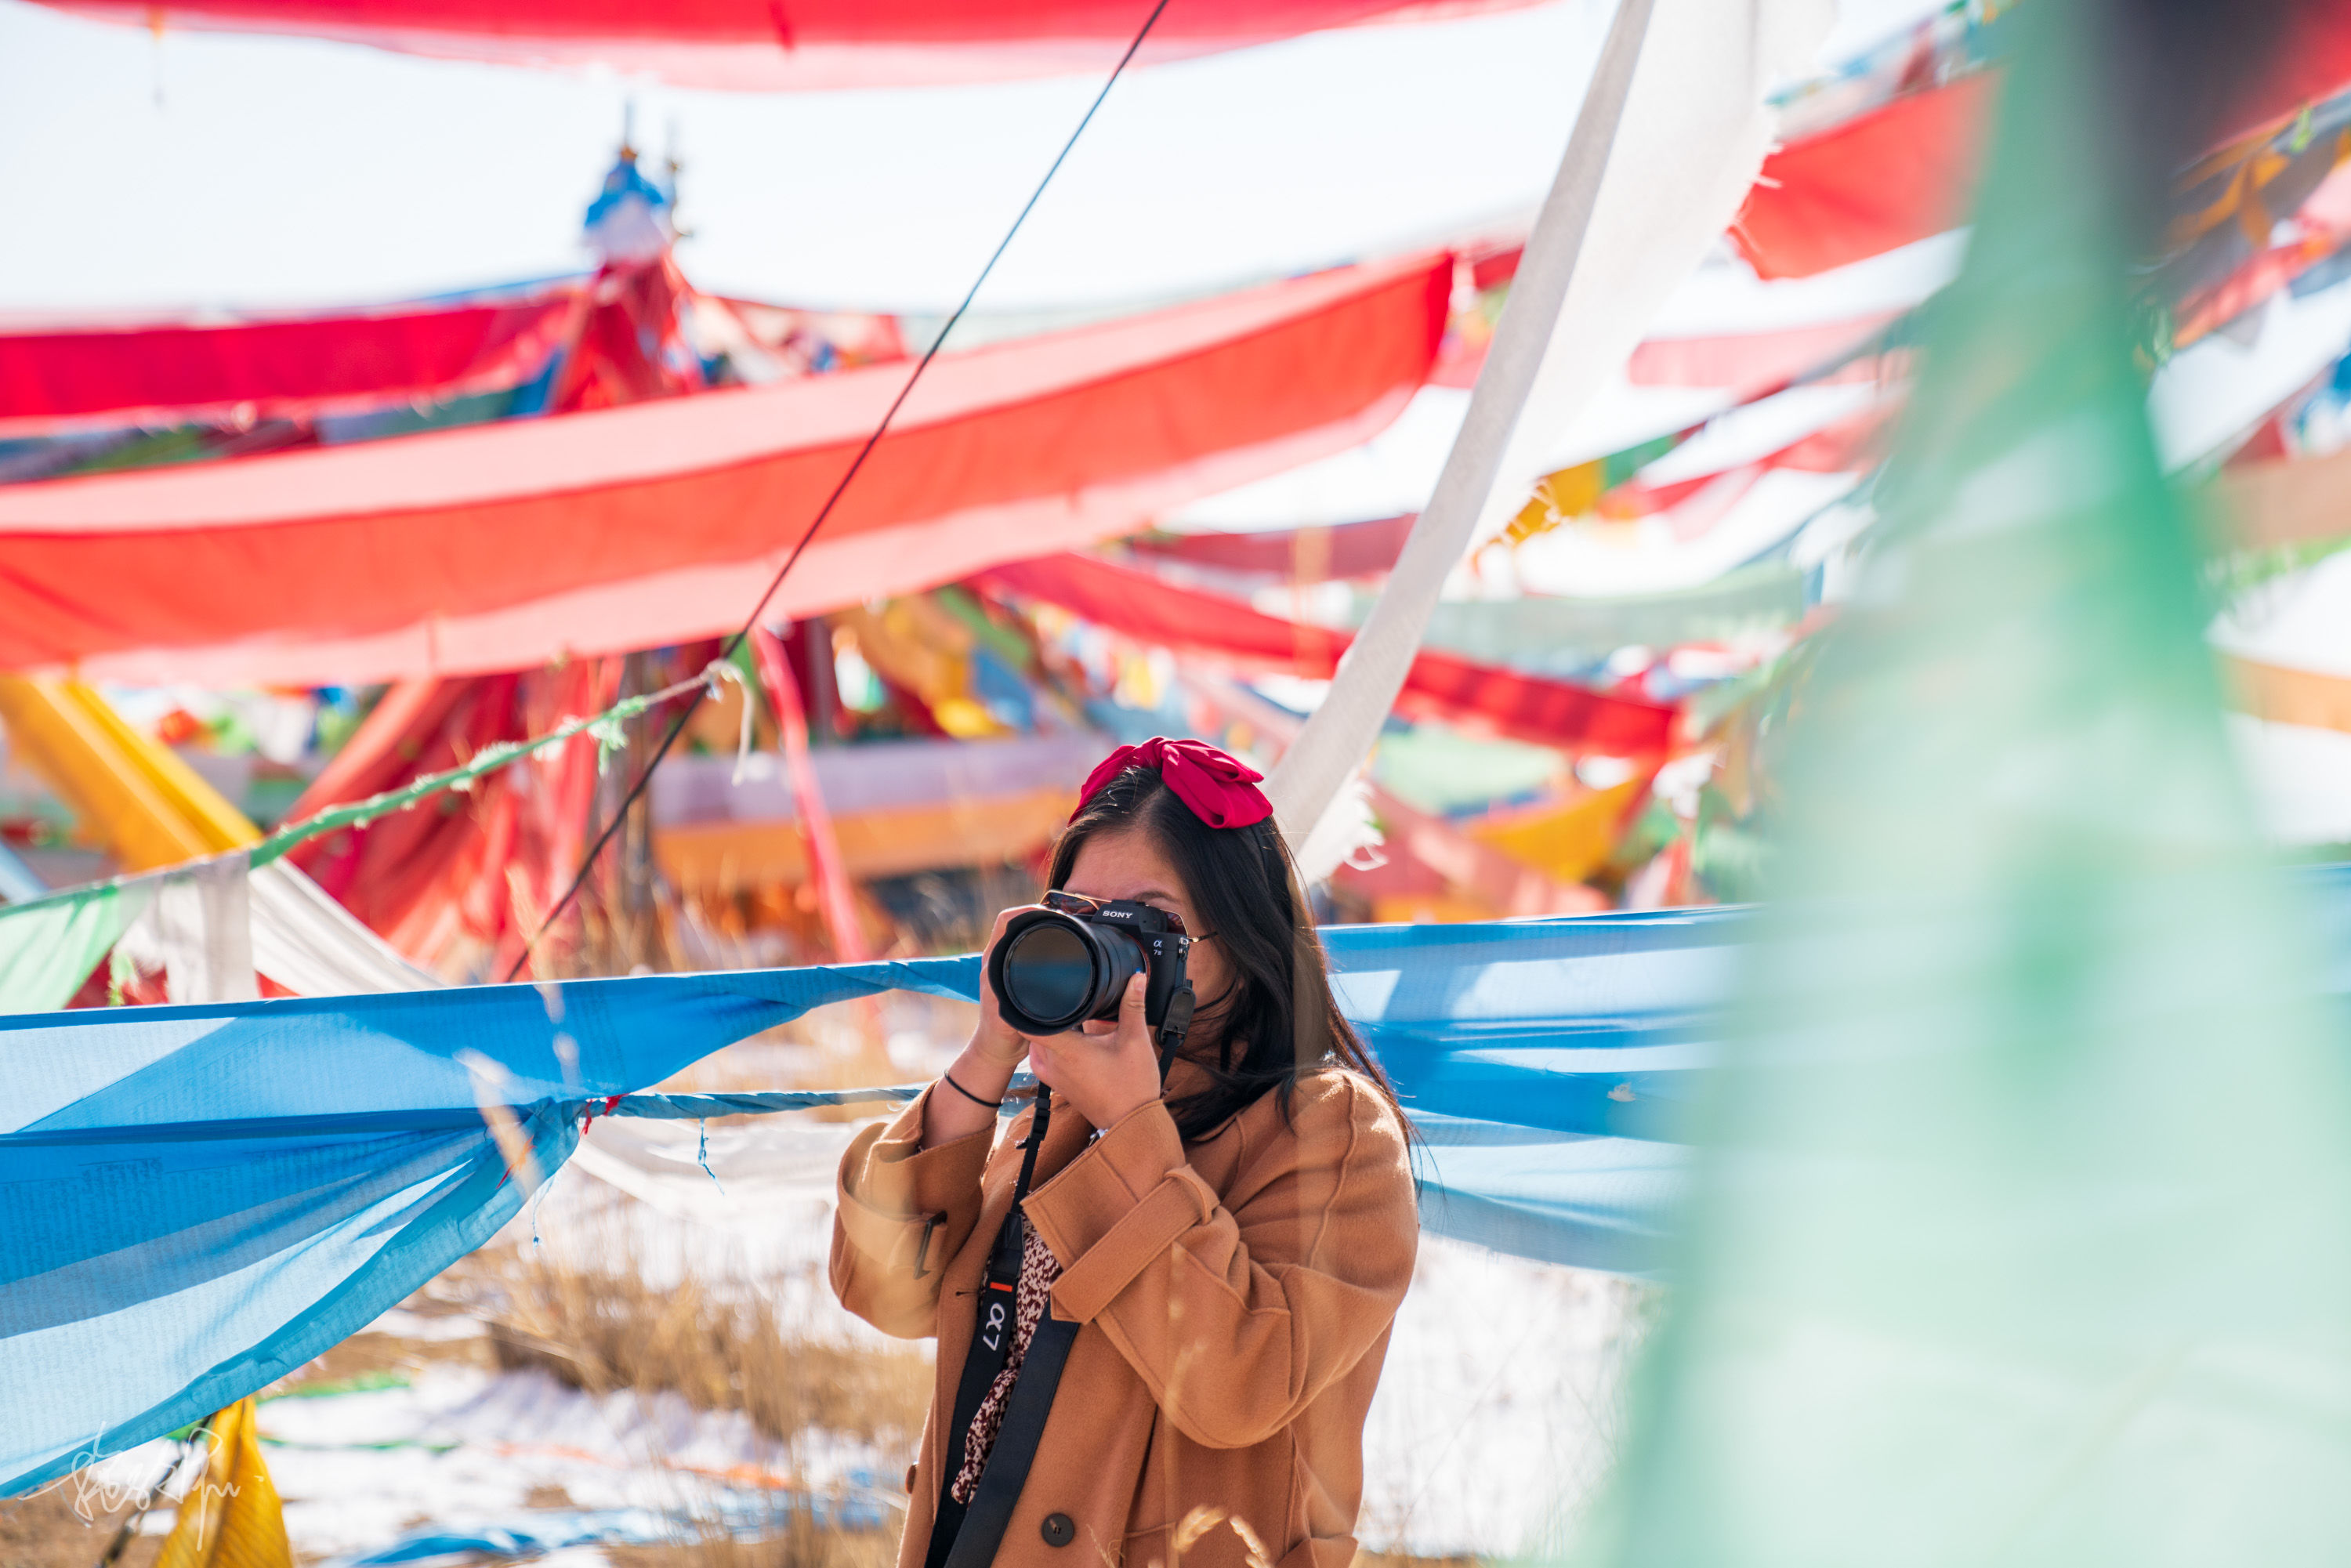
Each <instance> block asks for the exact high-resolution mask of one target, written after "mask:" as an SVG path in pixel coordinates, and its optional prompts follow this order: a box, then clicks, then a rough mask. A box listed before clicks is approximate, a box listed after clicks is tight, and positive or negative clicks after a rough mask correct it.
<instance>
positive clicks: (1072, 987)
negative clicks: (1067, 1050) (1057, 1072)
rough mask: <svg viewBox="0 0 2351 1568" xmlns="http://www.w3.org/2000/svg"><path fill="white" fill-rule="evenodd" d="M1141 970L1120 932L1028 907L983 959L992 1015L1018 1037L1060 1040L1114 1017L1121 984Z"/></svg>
mask: <svg viewBox="0 0 2351 1568" xmlns="http://www.w3.org/2000/svg"><path fill="white" fill-rule="evenodd" d="M1143 967H1144V959H1143V949H1142V946H1141V945H1140V944H1139V943H1137V942H1136V941H1135V939H1134V937H1133V936H1129V935H1128V934H1127V933H1126V932H1124V931H1123V930H1119V929H1117V928H1115V927H1106V926H1103V925H1099V924H1097V923H1095V922H1092V921H1087V920H1081V919H1078V918H1077V917H1076V916H1074V915H1064V914H1062V913H1061V911H1060V910H1057V909H1029V910H1023V911H1022V912H1021V913H1020V914H1019V915H1014V916H1013V917H1012V918H1011V919H1010V920H1009V921H1008V922H1007V923H1006V924H1005V927H1004V936H1003V937H1002V938H1001V939H1000V940H999V941H998V943H997V944H996V946H995V948H994V949H993V950H992V951H991V952H990V953H989V954H988V956H987V985H988V988H989V989H990V990H991V991H993V992H995V993H996V1010H997V1011H998V1013H1000V1014H1002V1015H1003V1018H1004V1021H1005V1022H1006V1023H1008V1024H1010V1025H1011V1026H1012V1027H1013V1028H1014V1029H1016V1030H1019V1031H1020V1032H1021V1033H1022V1034H1027V1035H1042V1034H1064V1033H1067V1032H1068V1031H1069V1030H1073V1029H1075V1028H1077V1027H1078V1026H1079V1025H1080V1024H1081V1023H1083V1022H1085V1021H1086V1020H1087V1019H1114V1018H1116V1017H1117V1016H1118V1004H1119V998H1120V997H1121V996H1122V995H1123V993H1124V991H1125V989H1126V982H1127V981H1128V979H1129V978H1131V977H1133V976H1134V975H1135V974H1137V973H1138V972H1140V971H1141V970H1142V968H1143Z"/></svg>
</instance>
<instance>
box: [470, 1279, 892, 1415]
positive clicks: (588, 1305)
mask: <svg viewBox="0 0 2351 1568" xmlns="http://www.w3.org/2000/svg"><path fill="white" fill-rule="evenodd" d="M621 1261H622V1262H623V1263H625V1262H627V1261H628V1260H626V1259H622V1260H621ZM500 1275H501V1279H500V1283H501V1284H502V1286H503V1291H502V1293H503V1295H504V1297H505V1304H504V1305H503V1307H501V1308H500V1309H499V1310H498V1311H497V1312H496V1315H495V1316H494V1318H493V1321H492V1323H491V1344H492V1348H493V1352H494V1354H496V1358H497V1362H498V1364H499V1365H501V1366H505V1367H509V1368H521V1367H536V1368H538V1369H539V1370H541V1371H543V1372H547V1373H549V1374H551V1375H554V1376H555V1377H557V1378H559V1379H560V1380H562V1381H563V1382H565V1383H569V1384H570V1385H573V1386H574V1387H578V1388H582V1389H585V1390H587V1391H588V1392H589V1393H590V1394H609V1393H612V1392H615V1391H617V1390H622V1389H628V1390H633V1391H635V1392H637V1393H640V1394H653V1393H657V1392H660V1391H662V1390H668V1391H670V1392H673V1393H675V1394H677V1395H680V1396H683V1397H684V1399H685V1400H686V1401H687V1402H688V1403H689V1404H692V1405H695V1406H699V1407H701V1408H703V1409H705V1410H740V1411H742V1412H743V1413H744V1414H745V1415H747V1416H749V1417H750V1419H751V1422H752V1424H753V1425H754V1426H756V1427H758V1429H759V1430H760V1431H762V1432H764V1433H766V1434H768V1436H769V1437H776V1438H778V1439H781V1440H784V1441H789V1440H791V1439H793V1438H794V1437H798V1436H799V1435H800V1434H801V1433H804V1432H809V1431H823V1432H832V1433H838V1434H840V1435H841V1436H844V1437H856V1438H860V1439H862V1440H864V1441H867V1442H872V1443H874V1444H877V1445H879V1446H882V1447H883V1448H887V1449H890V1450H893V1451H899V1452H911V1451H912V1450H913V1448H914V1442H915V1440H916V1439H917V1438H918V1437H920V1435H921V1433H922V1428H923V1418H924V1416H925V1413H926V1412H927V1411H928V1409H929V1407H930V1397H931V1367H930V1363H929V1362H928V1361H927V1360H926V1359H925V1357H924V1356H923V1355H922V1354H920V1353H918V1352H916V1351H914V1350H898V1349H894V1348H892V1349H882V1348H869V1347H865V1346H851V1345H842V1344H835V1343H826V1342H824V1341H820V1340H810V1339H808V1338H806V1337H803V1336H799V1335H796V1334H791V1333H788V1332H787V1331H786V1329H785V1327H784V1325H783V1324H782V1323H781V1322H779V1321H778V1317H777V1314H776V1312H775V1310H774V1308H773V1307H772V1306H770V1305H769V1304H768V1302H767V1301H764V1300H761V1299H758V1297H756V1296H755V1297H752V1298H750V1299H748V1300H742V1299H733V1298H727V1297H721V1296H720V1295H717V1294H716V1293H714V1292H713V1291H709V1290H707V1289H706V1288H705V1287H704V1286H703V1285H701V1284H699V1283H698V1282H696V1281H694V1280H691V1279H688V1280H684V1281H680V1282H679V1283H678V1284H676V1285H674V1286H665V1287H663V1288H659V1289H656V1288H655V1287H653V1286H652V1285H650V1284H648V1283H647V1282H646V1281H645V1280H644V1278H643V1275H642V1274H640V1273H639V1272H637V1271H636V1270H634V1269H632V1268H624V1269H615V1270H581V1269H574V1268H569V1267H565V1266H562V1265H559V1264H550V1263H548V1262H544V1261H538V1260H532V1261H525V1260H519V1259H517V1260H512V1261H511V1262H510V1263H509V1264H508V1266H507V1268H506V1269H504V1270H500Z"/></svg>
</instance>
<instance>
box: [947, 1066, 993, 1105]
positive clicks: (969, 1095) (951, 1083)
mask: <svg viewBox="0 0 2351 1568" xmlns="http://www.w3.org/2000/svg"><path fill="white" fill-rule="evenodd" d="M939 1082H942V1083H944V1084H946V1086H947V1087H948V1088H950V1089H952V1090H954V1091H955V1092H956V1093H958V1094H960V1095H962V1096H963V1097H964V1098H965V1099H967V1100H968V1101H970V1102H971V1103H973V1104H975V1105H985V1106H987V1108H988V1109H989V1110H991V1111H1001V1110H1003V1109H1004V1102H1003V1101H1001V1100H983V1099H981V1098H980V1097H979V1096H978V1095H977V1094H975V1093H973V1092H971V1091H970V1090H968V1089H967V1088H965V1087H964V1086H963V1085H962V1084H960V1083H957V1082H956V1081H955V1074H954V1073H952V1072H942V1073H940V1074H939Z"/></svg>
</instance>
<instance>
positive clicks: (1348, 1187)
mask: <svg viewBox="0 0 2351 1568" xmlns="http://www.w3.org/2000/svg"><path fill="white" fill-rule="evenodd" d="M1259 778H1260V775H1259V774H1257V773H1255V772H1253V771H1251V770H1250V769H1249V768H1247V767H1245V766H1243V765H1242V764H1241V763H1239V762H1238V761H1236V760H1235V759H1234V758H1230V757H1228V756H1227V755H1226V754H1225V753H1223V752H1221V751H1218V750H1217V749H1216V748H1215V747H1209V746H1206V745H1203V744H1202V743H1200V742H1198V741H1190V740H1172V741H1171V740H1165V739H1158V740H1153V741H1150V742H1148V743H1147V744H1145V745H1144V746H1140V747H1122V748H1120V749H1119V750H1118V751H1116V752H1114V753H1113V754H1112V755H1111V757H1110V758H1109V759H1108V760H1106V761H1105V762H1103V763H1102V766H1101V767H1100V768H1096V769H1095V770H1094V773H1093V776H1092V778H1091V779H1088V780H1087V781H1086V788H1085V792H1084V796H1083V798H1082V800H1081V802H1080V804H1079V807H1078V810H1077V812H1076V814H1075V815H1074V816H1072V817H1071V821H1070V826H1069V828H1068V830H1067V831H1065V832H1064V833H1063V835H1062V837H1061V842H1060V844H1059V845H1058V846H1057V847H1056V849H1055V851H1054V854H1053V863H1052V885H1053V886H1054V887H1055V888H1060V889H1066V890H1068V891H1070V892H1072V893H1077V894H1086V895H1089V896H1092V897H1094V898H1099V899H1126V900H1132V901H1134V902H1138V903H1143V904H1151V905H1153V906H1155V907H1156V908H1160V909H1165V910H1167V911H1170V912H1172V913H1174V914H1175V915H1178V916H1180V917H1181V919H1182V921H1183V923H1184V928H1185V929H1186V931H1187V932H1188V933H1190V934H1191V936H1192V938H1193V941H1192V945H1191V948H1190V952H1189V955H1188V972H1189V975H1190V978H1191V983H1192V986H1193V988H1194V991H1195V993H1196V997H1197V998H1198V1003H1197V1011H1196V1016H1195V1017H1194V1019H1193V1021H1192V1024H1191V1028H1190V1031H1189V1033H1188V1035H1186V1037H1185V1039H1184V1040H1183V1044H1182V1047H1181V1051H1180V1054H1179V1056H1178V1057H1177V1058H1176V1059H1175V1061H1173V1062H1172V1063H1171V1064H1170V1066H1169V1069H1168V1071H1167V1074H1166V1081H1165V1086H1164V1088H1163V1086H1162V1083H1161V1077H1160V1063H1159V1058H1158V1055H1157V1053H1156V1051H1155V1041H1154V1040H1153V1038H1152V1034H1153V1031H1152V1030H1151V1029H1150V1027H1149V1026H1148V1025H1147V1024H1146V1023H1145V1021H1144V983H1143V977H1141V976H1137V977H1135V978H1134V980H1133V981H1132V982H1131V983H1130V984H1129V986H1128V988H1127V989H1126V992H1125V996H1124V998H1123V1005H1122V1008H1121V1011H1120V1014H1119V1018H1118V1021H1117V1022H1116V1023H1115V1024H1110V1023H1089V1024H1087V1025H1086V1026H1085V1028H1084V1032H1083V1033H1072V1034H1062V1035H1054V1036H1048V1037H1042V1038H1038V1039H1027V1038H1024V1037H1022V1036H1021V1035H1019V1034H1018V1033H1016V1032H1014V1031H1013V1030H1011V1029H1010V1028H1009V1027H1008V1025H1007V1024H1006V1023H1005V1022H1004V1021H1003V1019H1002V1018H1001V1016H1000V1015H999V1014H998V1010H997V1007H996V1001H995V998H994V997H993V996H992V995H991V994H989V993H988V991H987V989H986V982H985V981H984V980H983V982H982V991H981V996H980V1023H979V1027H978V1029H977V1031H976V1032H975V1033H974V1034H973V1036H972V1039H971V1043H970V1044H969V1045H967V1047H965V1048H964V1051H963V1054H962V1055H960V1056H959V1057H957V1058H956V1062H955V1065H954V1066H953V1067H952V1068H951V1069H949V1071H947V1072H946V1075H945V1076H944V1077H942V1078H941V1079H940V1080H939V1082H935V1083H933V1084H932V1085H931V1086H930V1087H929V1088H928V1089H926V1090H925V1091H924V1092H923V1094H922V1097H921V1098H920V1099H918V1100H916V1101H915V1102H914V1103H913V1104H912V1105H909V1106H908V1107H907V1108H906V1109H905V1111H904V1113H901V1114H900V1115H899V1116H898V1117H897V1118H896V1119H895V1120H894V1121H893V1122H891V1123H890V1124H887V1125H886V1126H877V1127H872V1128H869V1129H867V1130H866V1131H865V1132H864V1133H863V1134H860V1135H859V1137H858V1138H857V1140H856V1141H855V1142H854V1143H852V1145H850V1147H849V1152H848V1154H847V1155H845V1156H844V1157H843V1158H842V1160H841V1179H840V1189H841V1190H840V1205H839V1208H838V1210H837V1213H838V1218H837V1220H836V1221H835V1225H834V1229H833V1240H832V1284H833V1290H834V1291H835V1292H836V1293H837V1294H838V1295H839V1296H840V1298H841V1303H842V1305H844V1306H846V1307H848V1308H849V1310H850V1311H852V1312H855V1313H857V1314H858V1315H859V1316H860V1317H862V1318H863V1319H865V1320H866V1321H867V1322H871V1323H872V1324H873V1325H874V1326H875V1327H877V1328H879V1329H881V1330H883V1332H884V1333H893V1334H898V1335H902V1336H904V1337H905V1338H909V1339H914V1338H921V1337H923V1336H925V1335H928V1334H936V1335H937V1336H938V1341H939V1354H938V1386H937V1390H936V1392H935V1395H934V1396H933V1400H932V1405H931V1417H930V1421H929V1424H928V1425H927V1426H926V1427H925V1430H924V1434H923V1446H922V1450H921V1457H920V1458H918V1460H917V1461H916V1463H915V1464H914V1468H913V1469H911V1470H909V1471H908V1473H907V1490H908V1491H909V1492H910V1493H911V1494H912V1500H911V1502H910V1504H909V1507H908V1510H907V1517H906V1533H905V1538H904V1541H903V1542H901V1543H900V1546H899V1552H898V1562H899V1568H986V1565H987V1564H988V1563H1004V1564H1016V1563H1038V1564H1047V1563H1050V1564H1055V1565H1057V1568H1058V1565H1061V1564H1072V1565H1073V1564H1075V1563H1085V1564H1088V1565H1089V1568H1093V1565H1101V1568H1119V1565H1120V1564H1132V1565H1133V1568H1176V1564H1177V1563H1178V1562H1179V1561H1181V1562H1182V1563H1185V1564H1186V1565H1187V1568H1208V1565H1211V1564H1221V1563H1235V1564H1240V1563H1250V1564H1256V1565H1259V1568H1264V1565H1266V1564H1273V1563H1279V1564H1280V1565H1281V1568H1345V1565H1346V1564H1347V1563H1349V1562H1350V1561H1351V1560H1352V1559H1353V1556H1354V1554H1355V1542H1354V1538H1353V1529H1354V1521H1355V1511H1356V1509H1357V1507H1358V1505H1359V1503H1360V1500H1361V1497H1362V1490H1363V1433H1364V1412H1365V1410H1366V1408H1367V1407H1368V1406H1370V1404H1371V1399H1372V1390H1373V1388H1374V1385H1376V1384H1377V1383H1378V1381H1379V1374H1380V1363H1381V1361H1382V1359H1383V1357H1384V1355H1385V1354H1386V1351H1387V1337H1388V1325H1389V1322H1390V1320H1391V1319H1392V1318H1393V1317H1394V1316H1395V1310H1396V1305H1397V1303H1398V1302H1400V1301H1402V1300H1403V1299H1404V1292H1405V1285H1406V1284H1407V1283H1409V1281H1411V1278H1412V1267H1413V1254H1414V1249H1415V1245H1416V1240H1417V1238H1418V1224H1417V1217H1416V1212H1415V1207H1414V1191H1413V1181H1412V1173H1411V1167H1410V1163H1409V1161H1408V1159H1407V1156H1406V1149H1405V1126H1404V1120H1403V1117H1402V1116H1401V1115H1400V1114H1399V1113H1398V1111H1397V1108H1396V1103H1395V1094H1394V1092H1392V1091H1391V1090H1390V1089H1389V1087H1388V1085H1387V1082H1386V1081H1385V1080H1384V1078H1383V1077H1382V1076H1381V1073H1380V1071H1379V1069H1378V1068H1377V1067H1376V1066H1375V1065H1374V1064H1373V1062H1372V1061H1371V1060H1370V1059H1369V1058H1368V1057H1367V1056H1366V1055H1365V1053H1364V1049H1363V1046H1362V1044H1361V1043H1360V1042H1359V1041H1358V1040H1356V1038H1355V1035H1354V1032H1353V1030H1351V1029H1350V1028H1349V1027H1348V1025H1347V1022H1346V1020H1345V1019H1343V1018H1342V1017H1341V1016H1340V1014H1339V1010H1338V1007H1337V1005H1336V1003H1335V1002H1334V1001H1333V1000H1332V995H1331V986H1330V980H1329V977H1328V976H1327V974H1326V973H1325V970H1324V967H1323V961H1322V946H1321V944H1320V943H1319V942H1318V941H1317V940H1316V939H1315V936H1314V930H1313V925H1312V919H1311V914H1310V912H1309V911H1308V909H1307V907H1306V905H1305V904H1304V903H1303V902H1302V897H1301V893H1300V891H1299V887H1298V883H1297V880H1296V876H1295V873H1294V872H1293V871H1292V869H1291V866H1290V853H1289V851H1288V850H1287V848H1285V847H1284V845H1283V843H1282V841H1281V835H1280V831H1278V830H1276V828H1275V827H1274V824H1273V822H1272V821H1270V818H1271V815H1272V808H1271V807H1270V805H1269V804H1268V803H1267V802H1266V800H1265V797H1264V796H1263V795H1262V794H1261V793H1259V790H1258V789H1257V788H1256V784H1257V781H1258V780H1259ZM1016 913H1018V912H1017V911H1010V910H1008V911H1006V912H1005V914H1004V915H998V917H997V922H996V933H995V935H994V936H991V937H990V939H989V940H990V946H991V947H992V946H993V945H994V943H995V942H996V941H997V940H998V939H1000V938H1001V936H1002V935H1003V932H1004V926H1005V922H1006V921H1007V920H1008V918H1010V916H1011V915H1014V914H1016ZM1023 1055H1026V1056H1027V1057H1028V1059H1029V1065H1030V1067H1031V1069H1032V1070H1033V1071H1035V1073H1036V1075H1037V1077H1038V1079H1039V1081H1040V1082H1042V1083H1043V1084H1045V1085H1046V1086H1047V1087H1048V1088H1050V1090H1051V1091H1052V1100H1051V1103H1050V1114H1049V1115H1048V1116H1047V1117H1046V1128H1045V1133H1044V1136H1043V1138H1042V1140H1041V1142H1040V1143H1039V1145H1038V1146H1037V1147H1036V1148H1035V1150H1034V1171H1033V1185H1032V1186H1030V1187H1029V1196H1028V1197H1027V1199H1026V1201H1025V1202H1024V1203H1022V1204H1021V1205H1020V1206H1019V1216H1018V1217H1017V1218H1014V1220H1013V1221H1012V1222H1011V1223H1008V1216H1013V1214H1014V1203H1013V1199H1014V1192H1015V1187H1016V1186H1017V1185H1018V1184H1019V1181H1020V1176H1021V1172H1020V1166H1021V1165H1022V1162H1023V1157H1024V1155H1026V1154H1027V1153H1028V1152H1029V1151H1025V1150H1024V1149H1023V1148H1022V1147H1021V1146H1020V1145H1021V1144H1022V1142H1023V1141H1024V1140H1025V1139H1026V1138H1027V1135H1028V1134H1029V1128H1030V1123H1031V1121H1032V1119H1034V1118H1035V1117H1036V1115H1037V1112H1036V1110H1034V1109H1032V1110H1031V1111H1029V1113H1024V1114H1023V1115H1022V1116H1021V1117H1020V1118H1019V1119H1018V1120H1016V1121H1014V1122H1013V1123H1012V1124H1010V1126H1009V1127H1008V1128H1007V1129H1006V1131H1005V1133H1004V1134H1003V1135H1002V1136H1000V1137H999V1136H998V1135H997V1124H998V1113H997V1107H998V1102H999V1101H1001V1100H1002V1099H1003V1097H1004V1095H1005V1091H1006V1088H1007V1086H1008V1083H1009V1082H1010V1081H1011V1078H1012V1073H1013V1069H1014V1068H1015V1066H1016V1065H1018V1063H1019V1061H1020V1059H1021V1058H1022V1056H1023ZM967 1364H969V1365H970V1367H971V1368H973V1369H974V1370H973V1371H972V1372H971V1373H970V1375H968V1376H967ZM1057 1369H1058V1372H1059V1380H1058V1384H1056V1383H1055V1381H1054V1373H1055V1371H1056V1370H1057ZM1024 1461H1025V1469H1024Z"/></svg>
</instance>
